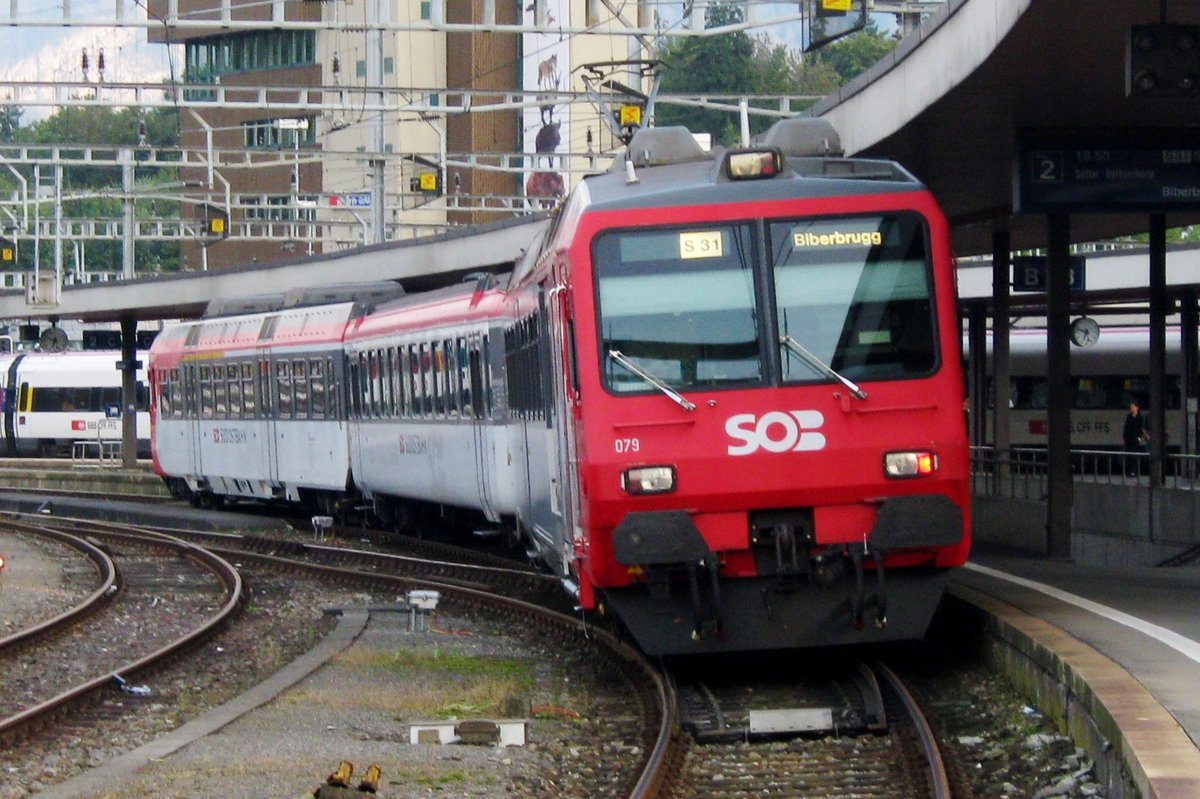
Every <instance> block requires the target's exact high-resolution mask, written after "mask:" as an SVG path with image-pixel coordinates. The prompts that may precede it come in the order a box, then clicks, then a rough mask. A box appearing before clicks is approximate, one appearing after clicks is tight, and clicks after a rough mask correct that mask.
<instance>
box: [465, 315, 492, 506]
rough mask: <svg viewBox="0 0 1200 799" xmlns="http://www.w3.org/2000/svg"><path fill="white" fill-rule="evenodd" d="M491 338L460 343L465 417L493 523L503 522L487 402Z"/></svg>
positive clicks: (483, 499) (479, 487) (481, 489)
mask: <svg viewBox="0 0 1200 799" xmlns="http://www.w3.org/2000/svg"><path fill="white" fill-rule="evenodd" d="M487 340H488V337H487V335H482V336H481V335H479V334H475V335H472V336H469V337H467V338H466V339H459V340H458V345H457V346H458V348H459V353H458V364H459V366H458V368H459V373H460V378H461V381H462V393H463V399H462V406H463V415H464V416H466V417H467V418H468V420H469V424H470V425H471V433H472V442H471V444H472V450H473V451H474V453H475V475H476V477H475V480H476V490H477V491H478V492H479V507H480V508H481V509H482V510H483V514H484V516H486V517H487V519H488V521H490V522H498V521H500V515H499V514H498V513H497V512H496V507H495V503H494V500H493V486H492V480H493V467H494V461H495V457H496V440H495V438H494V436H493V435H492V427H491V425H490V424H489V417H490V414H489V413H488V409H487V407H486V403H485V401H484V391H485V390H484V374H485V373H484V366H485V364H486V354H487Z"/></svg>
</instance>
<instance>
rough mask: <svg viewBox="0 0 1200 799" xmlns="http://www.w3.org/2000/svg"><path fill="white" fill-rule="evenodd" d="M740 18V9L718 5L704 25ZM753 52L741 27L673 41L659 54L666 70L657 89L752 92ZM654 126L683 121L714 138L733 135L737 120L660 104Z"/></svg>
mask: <svg viewBox="0 0 1200 799" xmlns="http://www.w3.org/2000/svg"><path fill="white" fill-rule="evenodd" d="M741 21H742V11H741V9H740V8H738V7H737V6H735V5H732V4H720V5H715V6H712V7H711V8H710V9H709V13H708V25H707V26H708V27H710V28H715V27H718V26H721V25H733V24H736V23H738V22H741ZM753 56H754V42H753V41H752V40H751V38H750V37H749V36H748V35H747V34H746V33H745V32H743V31H738V32H736V33H726V34H722V35H720V36H697V37H686V38H683V39H676V40H675V41H674V42H672V43H671V44H670V45H669V46H668V47H667V48H666V49H665V50H664V51H663V52H662V54H661V57H662V60H663V61H664V62H665V63H666V65H667V70H666V72H665V73H664V75H663V81H662V86H661V87H660V91H661V92H664V93H667V94H690V95H704V94H742V93H747V94H749V93H752V92H753V91H754V84H755V80H754V78H755V73H754V70H753V69H752V67H751V59H752V58H753ZM655 124H657V125H659V126H665V125H683V126H684V127H686V128H687V129H688V130H690V131H692V132H693V133H711V134H712V136H713V140H714V141H719V142H733V141H736V140H737V138H738V125H737V120H736V119H735V118H734V117H733V116H732V115H731V114H729V113H728V112H725V111H716V110H711V109H705V108H688V107H681V106H661V107H660V108H659V109H658V112H657V119H656V122H655Z"/></svg>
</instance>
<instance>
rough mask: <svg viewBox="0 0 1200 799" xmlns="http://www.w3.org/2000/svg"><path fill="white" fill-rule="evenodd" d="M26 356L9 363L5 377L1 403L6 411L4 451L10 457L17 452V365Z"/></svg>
mask: <svg viewBox="0 0 1200 799" xmlns="http://www.w3.org/2000/svg"><path fill="white" fill-rule="evenodd" d="M24 358H25V356H24V355H23V354H22V355H18V356H17V357H15V358H13V359H12V362H11V363H9V364H8V368H7V369H6V370H5V378H4V399H3V401H2V403H0V405H2V409H3V413H4V452H5V454H7V455H8V456H10V457H11V456H13V455H16V454H17V412H18V410H19V409H18V408H17V367H19V366H20V365H21V361H22V360H23V359H24Z"/></svg>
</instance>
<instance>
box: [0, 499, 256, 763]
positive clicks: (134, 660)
mask: <svg viewBox="0 0 1200 799" xmlns="http://www.w3.org/2000/svg"><path fill="white" fill-rule="evenodd" d="M4 524H5V525H6V526H7V527H9V528H10V529H13V530H15V531H18V532H23V533H25V534H27V535H31V536H45V537H49V538H52V539H53V540H55V541H58V542H60V543H63V544H66V545H68V546H71V547H73V548H75V549H77V550H78V551H80V552H81V553H82V554H83V555H84V556H85V557H87V558H88V559H90V560H91V562H92V563H93V564H94V565H95V568H96V571H97V588H96V590H95V591H93V592H92V593H91V594H90V595H89V596H87V597H86V598H85V599H84V601H83V602H81V603H79V604H78V605H76V606H75V607H74V608H71V609H70V610H68V611H66V612H64V613H61V614H59V615H57V616H55V617H54V618H51V619H48V620H46V621H43V622H40V623H37V624H34V625H31V626H30V627H28V628H26V629H23V630H21V631H18V632H17V633H14V634H13V635H10V636H9V637H7V638H5V639H4V640H3V641H0V658H2V659H3V661H2V664H0V670H3V672H4V674H5V691H4V696H3V697H0V747H5V748H7V747H9V746H11V745H13V744H14V743H16V742H18V741H20V740H23V739H25V738H27V737H29V736H31V735H35V734H38V733H39V731H41V730H45V729H46V728H48V727H50V726H51V725H53V724H54V723H55V721H56V720H57V719H60V718H63V717H65V716H67V715H70V714H74V713H77V712H78V711H80V710H82V709H85V708H87V707H89V706H93V705H95V704H96V703H98V702H99V701H100V700H101V699H102V698H103V697H104V696H105V695H106V694H107V693H108V692H110V691H112V690H113V689H114V688H125V689H129V687H130V686H132V685H133V684H134V683H135V682H136V681H137V680H139V679H140V678H142V677H144V676H145V675H146V674H148V673H150V672H152V671H153V670H154V669H156V668H158V667H160V666H162V665H163V664H164V663H165V662H167V660H168V659H169V658H171V657H173V656H175V655H178V654H179V653H180V652H182V651H184V650H186V649H187V648H189V647H192V646H196V645H198V644H200V643H202V642H203V641H206V640H208V639H210V638H211V637H212V636H214V635H216V633H217V632H218V631H219V630H220V629H221V628H222V626H223V625H224V624H226V623H227V622H228V621H229V619H230V618H232V617H233V616H234V615H235V614H236V613H237V611H238V609H239V607H240V604H241V602H242V599H243V586H242V580H241V576H240V575H239V574H238V572H237V570H236V569H235V568H234V567H233V566H231V565H230V564H229V563H228V562H226V561H224V560H222V559H221V558H220V557H217V556H216V555H214V554H212V553H211V552H208V551H206V550H204V549H201V548H199V547H196V546H194V545H191V544H187V543H185V542H183V541H180V540H178V539H173V538H171V537H169V536H165V535H161V534H153V533H133V532H124V533H121V532H115V531H111V530H93V531H91V532H90V534H89V537H90V538H91V539H93V540H91V541H89V540H85V539H84V538H83V537H82V536H80V535H78V534H73V533H69V532H66V531H63V530H61V529H55V528H53V527H49V526H47V525H44V524H35V523H32V522H21V521H17V520H15V519H5V520H4ZM97 541H98V542H99V543H95V542H97ZM105 550H108V551H105ZM110 553H111V554H110ZM85 622H86V625H85V624H84V623H85ZM66 631H71V632H72V634H71V635H65V634H64V633H65V632H66ZM135 695H136V692H135Z"/></svg>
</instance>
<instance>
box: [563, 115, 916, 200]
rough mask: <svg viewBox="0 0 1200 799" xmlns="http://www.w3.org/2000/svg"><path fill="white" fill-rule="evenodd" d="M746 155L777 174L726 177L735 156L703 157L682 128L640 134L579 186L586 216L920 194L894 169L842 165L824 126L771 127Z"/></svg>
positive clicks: (809, 121)
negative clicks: (769, 160) (777, 158)
mask: <svg viewBox="0 0 1200 799" xmlns="http://www.w3.org/2000/svg"><path fill="white" fill-rule="evenodd" d="M749 149H750V150H763V151H767V150H774V151H776V152H778V153H779V154H780V155H782V160H783V164H782V169H781V170H779V171H778V172H777V173H776V174H774V175H773V176H771V177H768V178H759V179H749V180H747V179H739V178H737V177H735V176H732V175H731V170H730V168H729V160H728V156H730V155H731V154H736V153H738V152H742V151H741V150H732V149H731V150H725V149H715V150H713V151H711V152H708V151H705V150H703V149H702V148H701V147H700V145H699V144H698V143H696V141H695V138H694V137H693V136H692V134H691V133H690V132H688V130H687V129H686V128H680V127H666V128H646V129H643V130H639V131H638V132H637V133H636V134H634V137H633V139H632V140H631V141H630V143H629V146H628V148H626V151H625V153H624V154H623V155H622V156H620V157H619V158H617V159H616V160H615V161H614V162H613V166H612V168H611V169H610V170H609V171H608V172H605V173H603V174H600V175H593V176H591V177H588V178H586V179H585V180H584V185H585V186H586V188H587V191H588V192H589V198H588V200H589V202H588V206H589V210H596V209H602V210H609V209H611V210H621V209H635V208H653V207H665V206H677V205H702V204H710V203H721V202H729V201H730V200H733V199H736V200H737V201H738V202H754V201H773V200H788V199H797V198H819V197H836V196H847V195H856V194H879V193H891V192H905V191H921V190H924V188H925V186H924V184H922V183H921V182H920V181H919V180H917V179H916V178H915V177H914V176H913V175H912V174H911V173H910V172H908V171H907V170H905V169H904V168H903V167H901V166H900V165H899V164H897V163H896V162H894V161H887V160H882V159H863V158H845V157H843V156H842V154H841V143H840V140H839V139H838V137H837V133H836V132H835V131H834V130H833V127H832V126H831V125H829V123H828V122H826V121H825V120H821V119H813V118H804V117H801V118H794V119H786V120H781V121H780V122H777V123H776V124H775V125H773V126H772V127H771V129H770V130H768V131H767V133H766V134H765V135H764V136H763V137H762V139H761V140H760V143H759V144H756V145H755V146H754V147H752V148H749Z"/></svg>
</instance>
